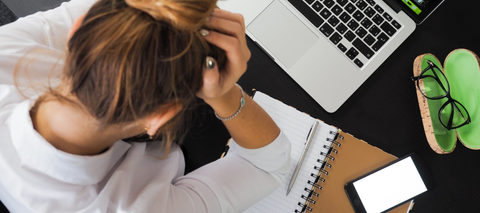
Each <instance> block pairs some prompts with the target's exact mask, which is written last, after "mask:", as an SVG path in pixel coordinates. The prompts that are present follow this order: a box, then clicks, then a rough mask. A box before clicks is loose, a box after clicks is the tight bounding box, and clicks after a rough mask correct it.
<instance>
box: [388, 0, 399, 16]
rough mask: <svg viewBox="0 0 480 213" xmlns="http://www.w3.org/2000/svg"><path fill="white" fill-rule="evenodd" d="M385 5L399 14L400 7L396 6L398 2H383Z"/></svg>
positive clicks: (391, 0) (394, 0) (393, 0)
mask: <svg viewBox="0 0 480 213" xmlns="http://www.w3.org/2000/svg"><path fill="white" fill-rule="evenodd" d="M383 1H384V2H385V3H387V4H388V6H390V8H392V9H393V11H395V12H396V13H398V12H400V11H401V10H402V7H401V6H400V5H399V4H398V2H397V1H398V0H383Z"/></svg>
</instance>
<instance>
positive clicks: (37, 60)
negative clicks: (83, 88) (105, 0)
mask: <svg viewBox="0 0 480 213" xmlns="http://www.w3.org/2000/svg"><path fill="white" fill-rule="evenodd" d="M95 1H96V0H72V1H70V2H66V3H63V4H62V5H61V6H59V7H57V8H55V9H52V10H49V11H46V12H38V13H35V14H33V15H30V16H27V17H24V18H20V19H18V20H17V21H15V22H13V23H10V24H7V25H4V26H2V27H0V84H9V85H13V84H14V71H15V70H18V71H19V72H18V76H17V80H19V81H23V80H27V81H28V79H35V81H37V80H38V81H40V82H42V83H45V81H42V80H47V79H48V78H49V76H50V75H51V72H52V70H54V69H55V68H60V69H61V68H62V67H63V57H64V55H65V51H66V47H67V46H66V45H67V35H68V32H69V30H70V28H71V27H72V24H73V22H74V21H75V20H76V19H77V18H78V17H79V16H80V15H82V14H84V13H86V12H87V11H88V9H89V8H90V7H91V6H92V5H93V4H94V3H95ZM19 62H20V63H19ZM27 69H28V72H27V71H25V70H27ZM26 77H28V79H27V78H26ZM38 78H40V80H39V79H38ZM40 82H38V83H40ZM35 83H37V82H35ZM26 86H28V85H26Z"/></svg>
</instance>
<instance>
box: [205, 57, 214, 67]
mask: <svg viewBox="0 0 480 213" xmlns="http://www.w3.org/2000/svg"><path fill="white" fill-rule="evenodd" d="M205 62H206V63H205V66H206V67H207V69H208V70H211V69H213V68H214V67H215V59H213V58H212V57H210V56H208V57H207V59H206V61H205Z"/></svg>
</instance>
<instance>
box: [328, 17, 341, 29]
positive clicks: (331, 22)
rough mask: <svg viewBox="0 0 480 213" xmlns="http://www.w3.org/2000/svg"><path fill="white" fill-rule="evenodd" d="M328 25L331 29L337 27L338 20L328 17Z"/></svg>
mask: <svg viewBox="0 0 480 213" xmlns="http://www.w3.org/2000/svg"><path fill="white" fill-rule="evenodd" d="M328 23H330V24H331V25H332V27H335V26H337V24H338V23H340V20H338V18H337V17H335V16H332V17H330V19H328Z"/></svg>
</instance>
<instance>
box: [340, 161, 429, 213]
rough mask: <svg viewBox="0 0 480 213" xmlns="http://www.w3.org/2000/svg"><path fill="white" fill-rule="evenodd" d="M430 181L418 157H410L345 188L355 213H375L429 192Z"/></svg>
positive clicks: (350, 183) (349, 183)
mask: <svg viewBox="0 0 480 213" xmlns="http://www.w3.org/2000/svg"><path fill="white" fill-rule="evenodd" d="M432 188H433V181H432V178H431V175H430V173H429V172H428V170H427V167H426V165H425V163H424V162H423V161H422V160H421V158H420V156H419V155H418V154H415V153H413V154H410V155H407V156H406V157H403V158H401V159H398V160H395V161H393V162H391V163H389V164H387V165H385V166H383V167H381V168H379V169H377V170H375V171H372V172H370V173H368V174H366V175H364V176H362V177H359V178H357V179H355V180H353V181H350V182H348V183H347V184H346V185H345V192H346V193H347V196H348V198H349V199H350V203H351V204H352V206H353V208H354V210H355V212H357V213H379V212H385V211H388V210H390V209H392V208H395V207H397V206H399V205H401V204H403V203H405V202H407V201H410V200H411V199H413V198H414V197H415V196H417V195H419V194H422V193H424V192H426V191H429V190H432Z"/></svg>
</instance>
